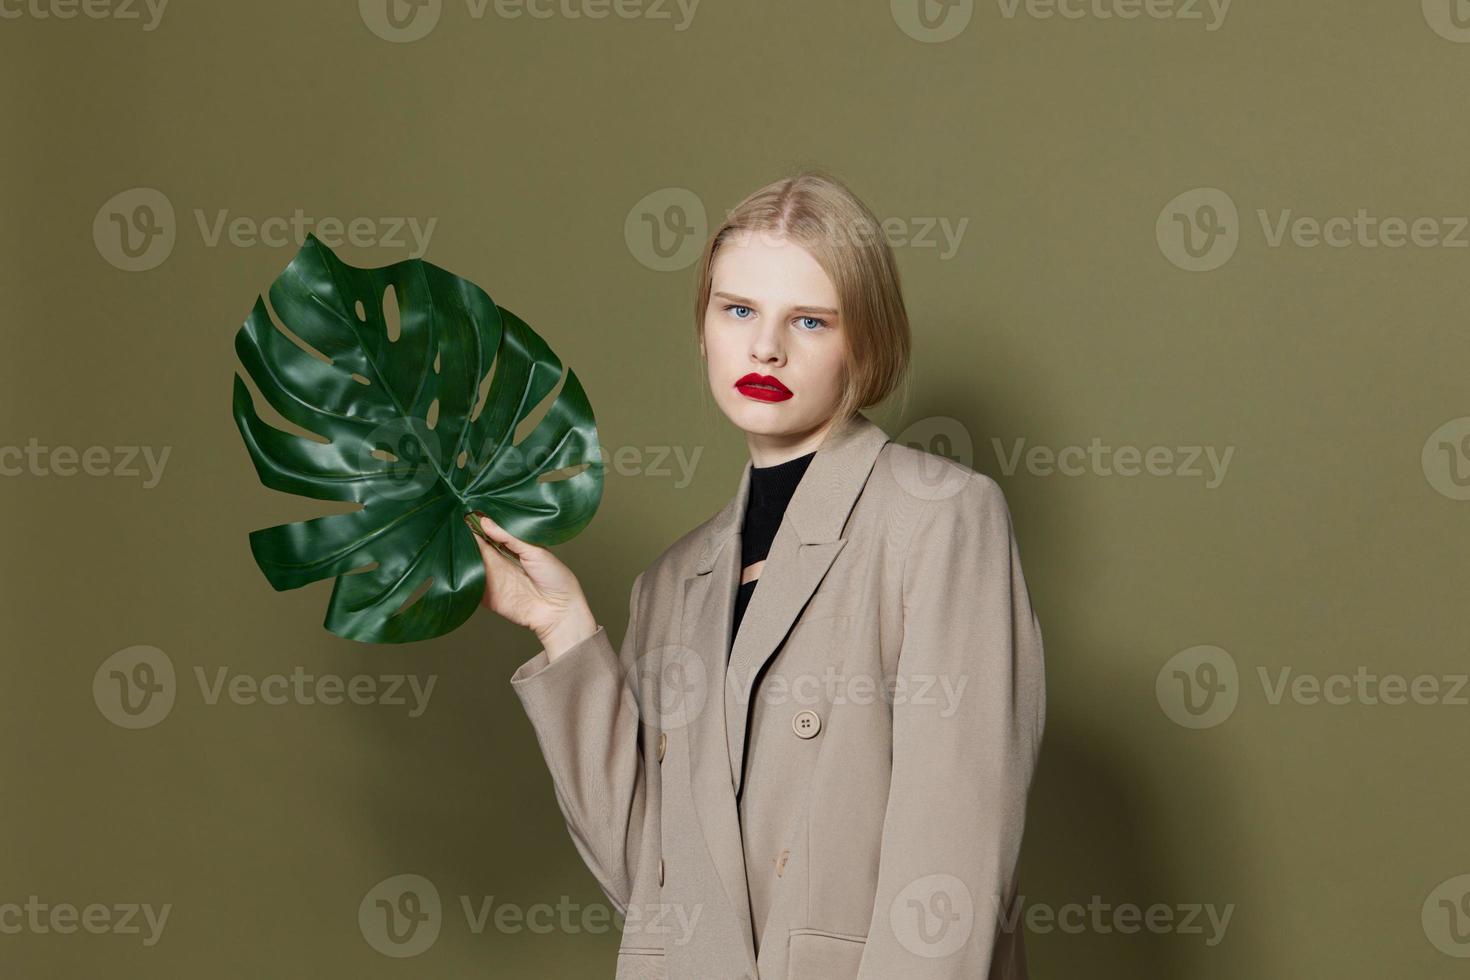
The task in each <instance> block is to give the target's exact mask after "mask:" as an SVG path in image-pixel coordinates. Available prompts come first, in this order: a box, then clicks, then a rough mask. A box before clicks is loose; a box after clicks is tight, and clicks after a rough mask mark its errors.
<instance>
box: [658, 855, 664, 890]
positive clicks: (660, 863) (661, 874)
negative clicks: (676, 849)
mask: <svg viewBox="0 0 1470 980" xmlns="http://www.w3.org/2000/svg"><path fill="white" fill-rule="evenodd" d="M658 883H659V884H660V885H662V884H663V883H664V859H663V858H659V859H658Z"/></svg>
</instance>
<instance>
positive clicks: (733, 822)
mask: <svg viewBox="0 0 1470 980" xmlns="http://www.w3.org/2000/svg"><path fill="white" fill-rule="evenodd" d="M888 441H889V437H888V434H887V433H886V432H884V431H883V429H882V428H881V427H879V426H878V425H876V424H874V423H873V422H871V421H869V419H868V418H867V417H866V416H864V415H862V414H861V413H857V414H855V415H854V416H852V418H850V419H848V420H846V421H845V422H842V423H839V424H838V425H836V426H834V427H833V428H832V429H831V430H830V431H829V432H828V433H827V436H826V438H825V439H823V441H822V443H821V444H820V445H819V446H818V447H817V452H816V455H815V456H814V457H812V461H811V463H810V464H809V465H808V466H807V469H806V472H805V473H804V474H803V475H802V479H801V482H800V483H798V484H797V487H796V491H795V493H794V494H793V495H792V497H791V501H790V503H788V504H787V507H786V511H785V513H784V515H783V516H782V520H781V524H780V526H779V527H778V528H777V531H776V536H775V538H774V539H773V540H772V542H771V549H770V552H769V554H768V555H767V560H766V565H765V567H764V568H763V569H762V571H761V578H760V585H758V586H757V587H756V589H755V592H754V594H753V595H752V596H751V600H750V605H749V606H748V607H747V609H746V611H745V617H744V619H743V620H742V624H741V629H740V633H739V636H738V639H737V640H736V642H735V644H734V647H733V649H731V643H730V635H731V626H732V625H733V619H734V611H735V593H736V591H737V589H738V587H739V581H740V570H741V569H740V557H741V556H740V528H741V525H742V524H743V523H744V518H745V507H746V501H747V499H748V496H749V493H750V471H751V467H752V466H753V463H752V462H750V461H748V460H747V461H746V464H745V468H744V470H743V471H742V472H741V474H740V485H739V487H738V489H737V490H736V492H735V496H734V497H733V498H731V500H730V501H729V503H727V504H726V505H725V507H724V508H723V509H722V510H721V511H720V512H719V513H718V514H717V515H715V517H713V518H712V519H711V520H710V521H708V522H707V523H706V525H705V530H704V534H703V537H702V541H701V543H700V549H699V551H698V557H697V559H696V563H695V567H694V572H693V574H691V575H689V576H687V577H686V578H685V580H684V617H683V629H682V633H681V643H682V646H683V649H684V652H685V655H686V656H689V657H690V658H691V659H690V664H689V666H691V667H692V668H693V669H694V671H695V673H696V675H697V676H695V677H693V678H686V682H687V684H688V686H687V687H686V691H687V693H686V694H684V697H686V698H688V703H687V704H686V705H685V706H684V707H685V708H686V710H685V712H684V714H683V719H684V723H685V724H687V725H688V726H689V729H690V731H689V746H690V754H691V765H690V780H691V783H692V786H693V796H694V802H695V809H696V812H697V813H698V815H699V818H700V822H701V824H702V825H703V830H704V836H705V840H706V841H707V842H708V844H709V848H710V854H711V855H712V856H713V857H714V861H715V866H716V868H717V869H718V871H719V874H720V878H721V880H722V882H723V884H724V887H725V891H726V894H727V895H728V896H729V898H730V901H731V903H732V906H733V908H734V909H735V910H736V915H737V917H738V918H739V919H740V920H741V926H742V928H743V929H744V930H745V935H746V942H747V944H748V945H749V950H748V952H750V955H751V962H750V964H749V966H748V968H749V969H752V970H753V969H754V966H755V959H754V945H753V941H752V924H751V922H750V897H749V884H748V882H747V881H746V877H745V859H744V851H743V846H742V841H741V835H740V824H739V813H738V803H737V797H738V794H739V793H740V789H741V786H742V784H743V782H744V772H745V740H746V728H747V725H748V723H749V719H750V707H751V694H752V690H753V688H754V680H755V678H756V677H758V676H759V674H760V671H761V668H763V667H764V666H765V664H766V662H767V661H768V660H770V659H771V657H772V656H774V655H775V653H776V651H777V650H778V649H779V648H780V646H781V644H782V643H783V642H784V641H785V639H786V636H787V634H788V633H789V632H790V631H791V627H792V625H793V624H794V623H795V621H796V619H797V617H798V615H800V613H801V610H802V609H803V608H805V606H806V604H807V601H808V600H809V599H810V598H811V596H812V593H813V592H815V591H816V588H817V586H818V584H819V583H820V582H821V581H822V578H823V576H825V575H826V574H827V570H828V569H829V568H830V567H831V566H832V562H833V561H834V560H835V559H836V557H837V554H838V552H840V551H841V550H842V547H843V545H845V544H846V543H847V539H846V538H843V537H841V534H842V531H843V528H844V527H846V525H847V518H848V515H849V513H851V511H852V508H853V505H854V504H855V503H856V502H857V498H858V495H859V494H860V493H861V492H862V488H863V485H864V484H865V483H866V481H867V478H868V474H869V473H870V472H871V471H872V468H873V465H874V463H875V462H876V461H877V459H878V453H879V451H880V450H881V449H882V448H883V446H884V444H885V443H887V442H888ZM727 651H728V662H727ZM695 699H697V703H695Z"/></svg>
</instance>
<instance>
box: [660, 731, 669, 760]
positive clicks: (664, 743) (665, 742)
mask: <svg viewBox="0 0 1470 980" xmlns="http://www.w3.org/2000/svg"><path fill="white" fill-rule="evenodd" d="M668 747H669V733H668V732H659V733H658V761H659V762H663V761H664V750H665V749H667V748H668Z"/></svg>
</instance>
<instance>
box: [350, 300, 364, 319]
mask: <svg viewBox="0 0 1470 980" xmlns="http://www.w3.org/2000/svg"><path fill="white" fill-rule="evenodd" d="M352 306H353V311H354V312H355V313H357V318H358V319H359V320H361V321H362V322H363V323H367V307H366V306H363V305H362V300H358V301H357V302H355V303H353V304H352Z"/></svg>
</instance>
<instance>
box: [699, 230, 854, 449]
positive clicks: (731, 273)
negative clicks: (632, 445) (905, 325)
mask: <svg viewBox="0 0 1470 980" xmlns="http://www.w3.org/2000/svg"><path fill="white" fill-rule="evenodd" d="M845 346H846V340H845V338H844V336H843V325H842V321H841V313H840V311H839V310H838V307H837V288H836V287H835V286H834V285H833V284H832V280H831V279H829V278H828V277H827V273H826V272H824V271H823V269H822V267H821V266H820V265H819V264H818V263H817V260H816V259H814V258H812V256H811V254H810V253H809V252H807V251H806V250H805V249H804V248H802V247H801V246H799V245H796V244H794V243H792V242H791V241H789V240H788V239H786V238H785V237H777V236H775V234H774V233H766V232H762V233H750V232H742V233H740V234H738V235H736V236H733V237H732V238H730V239H727V240H726V242H725V243H724V244H722V245H721V246H720V250H719V251H718V252H717V253H715V260H714V265H713V268H712V270H711V282H710V298H709V306H707V307H706V308H705V311H704V339H703V341H701V343H700V345H699V351H700V354H702V355H703V356H704V360H705V365H706V367H707V371H708V374H709V383H710V390H711V391H713V392H714V396H715V401H716V403H717V404H718V405H719V406H720V409H721V410H722V411H723V412H724V413H725V415H727V416H728V417H729V419H730V421H731V422H734V423H735V424H736V425H737V426H739V427H740V428H741V429H743V430H744V431H745V432H746V434H747V437H748V438H747V441H748V442H749V444H750V448H751V455H752V459H753V461H754V464H755V465H756V466H767V465H773V463H774V462H784V460H785V459H787V458H794V457H796V456H800V455H804V454H805V453H807V452H810V451H811V450H813V449H815V448H817V445H818V444H819V443H820V442H821V440H822V438H823V437H824V436H825V435H826V433H827V430H828V429H829V428H830V427H831V425H832V423H833V422H835V421H836V420H835V418H834V413H835V412H836V410H837V404H838V401H839V400H840V397H841V385H840V382H841V380H842V370H843V355H844V351H845ZM750 375H760V376H763V377H764V378H766V379H771V378H774V379H775V380H776V382H777V383H778V387H777V390H776V391H772V390H770V389H769V388H766V387H762V386H760V385H759V384H752V383H750V382H749V381H748V380H747V379H748V378H749V376H750ZM783 387H784V390H780V389H781V388H783ZM773 455H778V456H779V457H780V458H779V459H772V457H773ZM762 457H764V458H762Z"/></svg>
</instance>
